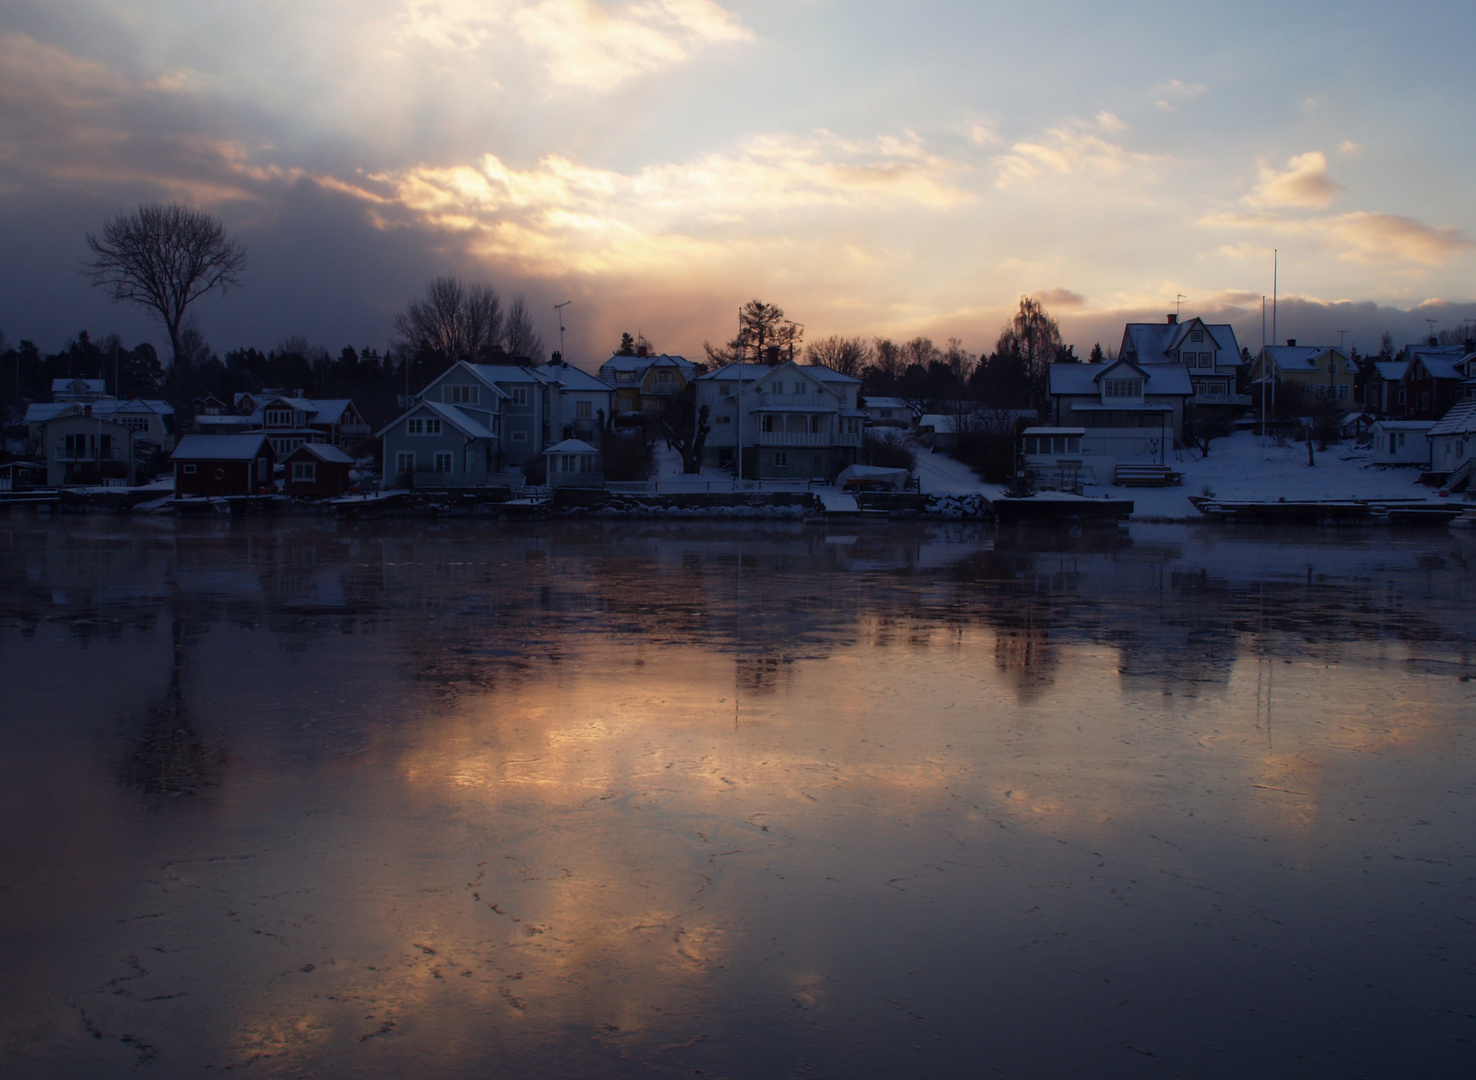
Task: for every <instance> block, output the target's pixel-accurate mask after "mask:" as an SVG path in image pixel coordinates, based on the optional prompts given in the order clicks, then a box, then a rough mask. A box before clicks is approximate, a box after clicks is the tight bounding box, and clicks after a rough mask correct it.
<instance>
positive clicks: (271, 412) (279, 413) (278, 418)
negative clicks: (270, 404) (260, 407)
mask: <svg viewBox="0 0 1476 1080" xmlns="http://www.w3.org/2000/svg"><path fill="white" fill-rule="evenodd" d="M266 422H267V425H268V426H269V427H291V426H292V410H291V409H268V410H267V413H266Z"/></svg>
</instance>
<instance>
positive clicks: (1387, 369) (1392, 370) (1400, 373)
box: [1374, 360, 1409, 382]
mask: <svg viewBox="0 0 1476 1080" xmlns="http://www.w3.org/2000/svg"><path fill="white" fill-rule="evenodd" d="M1374 370H1375V371H1377V372H1378V373H1379V378H1381V379H1383V380H1384V381H1385V382H1398V381H1399V380H1400V379H1402V378H1404V376H1405V374H1406V373H1407V372H1408V371H1409V361H1408V360H1375V361H1374Z"/></svg>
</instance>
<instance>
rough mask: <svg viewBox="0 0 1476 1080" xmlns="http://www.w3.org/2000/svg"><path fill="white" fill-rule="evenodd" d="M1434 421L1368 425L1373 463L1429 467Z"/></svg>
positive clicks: (1384, 421)
mask: <svg viewBox="0 0 1476 1080" xmlns="http://www.w3.org/2000/svg"><path fill="white" fill-rule="evenodd" d="M1434 426H1435V421H1433V420H1376V421H1375V422H1374V423H1372V424H1370V425H1369V429H1368V433H1369V435H1370V436H1371V437H1372V438H1373V454H1374V461H1375V462H1377V463H1378V464H1380V465H1428V464H1429V463H1430V439H1429V433H1430V429H1431V428H1432V427H1434Z"/></svg>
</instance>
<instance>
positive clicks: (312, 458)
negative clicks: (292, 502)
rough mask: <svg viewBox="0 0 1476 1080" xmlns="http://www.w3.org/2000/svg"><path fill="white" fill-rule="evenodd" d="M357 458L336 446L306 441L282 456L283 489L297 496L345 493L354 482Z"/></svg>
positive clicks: (309, 496) (321, 497)
mask: <svg viewBox="0 0 1476 1080" xmlns="http://www.w3.org/2000/svg"><path fill="white" fill-rule="evenodd" d="M353 467H354V459H353V458H351V457H349V456H348V455H347V454H345V453H344V452H343V451H342V450H340V449H339V448H338V447H336V446H329V445H328V444H327V443H312V442H305V443H302V444H301V445H299V446H298V447H297V449H296V450H293V451H292V452H291V453H289V454H288V455H287V456H286V457H285V458H283V459H282V492H283V494H285V495H292V496H295V497H297V498H306V499H325V498H332V497H334V496H337V495H345V494H347V493H348V491H349V489H350V488H351V487H353V486H354V481H353V480H352V479H351V478H350V477H349V472H350V470H351V469H353Z"/></svg>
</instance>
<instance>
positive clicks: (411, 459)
mask: <svg viewBox="0 0 1476 1080" xmlns="http://www.w3.org/2000/svg"><path fill="white" fill-rule="evenodd" d="M414 471H415V451H414V450H400V451H397V452H396V453H395V472H396V473H407V472H408V473H413V472H414Z"/></svg>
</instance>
